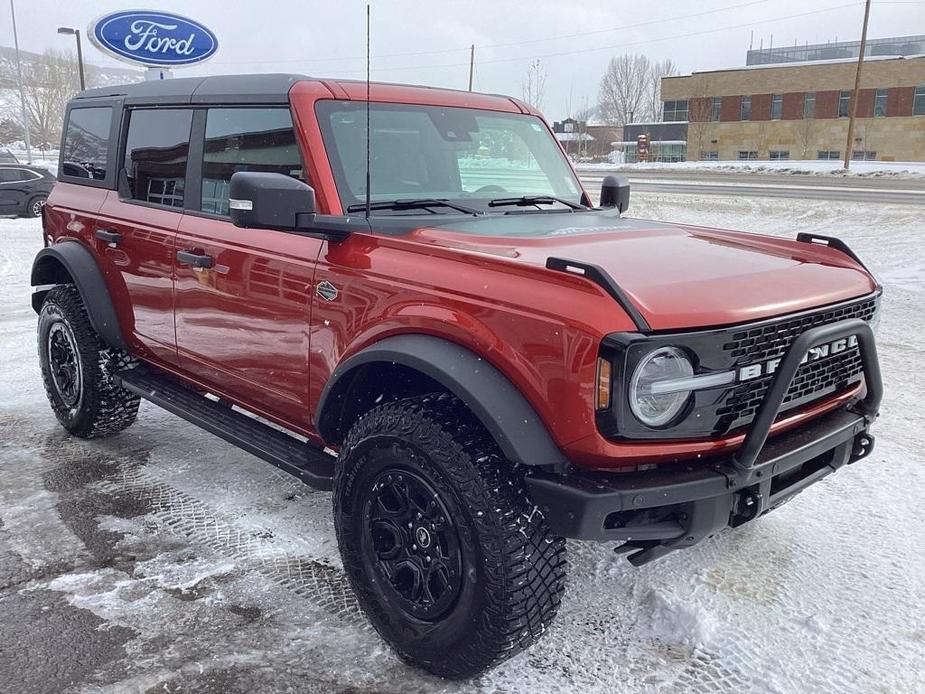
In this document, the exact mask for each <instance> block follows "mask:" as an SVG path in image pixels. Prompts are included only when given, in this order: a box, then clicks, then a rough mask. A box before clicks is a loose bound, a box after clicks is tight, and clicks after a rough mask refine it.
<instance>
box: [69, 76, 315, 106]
mask: <svg viewBox="0 0 925 694" xmlns="http://www.w3.org/2000/svg"><path fill="white" fill-rule="evenodd" d="M307 79H311V78H310V77H307V76H305V75H296V74H275V73H270V74H258V75H214V76H209V77H180V78H177V79H169V80H148V81H145V82H135V83H133V84H117V85H113V86H110V87H97V88H95V89H85V90H84V91H82V92H80V93H79V94H78V95H77V96H76V97H74V99H75V101H83V100H85V99H111V98H123V99H124V100H125V102H126V103H128V104H132V103H139V104H140V103H145V104H157V103H164V104H167V103H171V104H199V103H215V102H221V103H261V104H266V103H286V102H287V101H288V100H289V90H290V89H291V88H292V85H293V84H295V83H296V82H300V81H302V80H307Z"/></svg>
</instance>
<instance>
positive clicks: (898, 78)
mask: <svg viewBox="0 0 925 694" xmlns="http://www.w3.org/2000/svg"><path fill="white" fill-rule="evenodd" d="M856 66H857V62H856V61H855V60H854V59H842V60H832V61H817V62H796V63H793V64H787V65H781V64H777V65H754V66H750V67H745V68H733V69H728V70H715V71H707V72H695V73H693V74H691V75H686V76H680V77H665V78H663V79H662V99H663V107H664V120H673V121H681V120H687V121H689V125H688V132H687V153H686V155H687V159H719V160H732V159H764V160H767V159H833V160H838V159H842V158H843V156H844V150H845V139H846V138H847V134H848V115H849V113H850V107H851V95H852V90H853V88H854V77H855V69H856ZM857 117H858V118H857V121H856V124H855V132H854V142H853V144H852V148H851V150H852V158H854V159H876V160H879V161H925V56H917V57H915V56H913V57H897V56H877V57H871V58H868V59H867V60H866V61H865V63H864V68H863V71H862V73H861V90H860V94H859V98H858V108H857Z"/></svg>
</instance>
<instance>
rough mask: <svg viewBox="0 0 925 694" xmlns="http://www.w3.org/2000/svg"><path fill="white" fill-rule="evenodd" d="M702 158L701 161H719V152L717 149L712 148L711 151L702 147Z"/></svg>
mask: <svg viewBox="0 0 925 694" xmlns="http://www.w3.org/2000/svg"><path fill="white" fill-rule="evenodd" d="M700 160H701V161H719V152H717V151H716V150H715V149H713V150H710V151H707V150H704V149H702V150H700Z"/></svg>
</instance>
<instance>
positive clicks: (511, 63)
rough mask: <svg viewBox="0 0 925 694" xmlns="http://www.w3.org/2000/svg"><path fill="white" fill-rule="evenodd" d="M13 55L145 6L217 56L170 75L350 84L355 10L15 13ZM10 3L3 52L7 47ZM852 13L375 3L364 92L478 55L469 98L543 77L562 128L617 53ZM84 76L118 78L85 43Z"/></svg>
mask: <svg viewBox="0 0 925 694" xmlns="http://www.w3.org/2000/svg"><path fill="white" fill-rule="evenodd" d="M14 2H15V6H16V10H17V25H18V28H19V42H20V48H22V49H23V50H29V51H34V52H41V51H43V50H44V49H46V48H48V47H58V48H70V47H73V38H72V37H68V36H58V35H57V33H56V28H57V27H58V26H62V25H65V26H74V27H78V28H80V29H82V30H83V29H85V28H86V27H87V25H88V24H89V23H90V21H91V20H92V19H94V18H95V17H97V16H99V15H102V14H106V13H108V12H110V11H113V10H117V9H132V8H137V7H147V8H151V9H155V8H156V9H164V10H171V11H174V12H177V13H178V14H182V15H186V16H189V17H191V18H192V19H196V20H198V21H200V22H202V23H203V24H205V25H206V26H208V27H210V28H211V29H212V30H213V31H214V32H215V33H216V35H217V36H218V40H219V45H220V48H219V52H218V53H217V54H216V56H215V57H214V58H212V60H211V61H209V62H208V63H205V64H204V65H202V66H199V67H196V68H190V69H186V70H177V71H176V75H177V76H183V75H194V74H217V73H236V72H298V73H304V74H309V75H316V76H330V77H349V78H355V79H360V78H362V77H363V76H364V74H365V58H364V57H363V56H364V53H365V22H366V18H365V11H366V3H365V2H356V1H354V0H341V1H340V2H338V1H337V0H334V1H333V2H332V1H331V0H326V1H319V0H282V1H280V0H272V1H271V0H260V1H249V0H237V1H234V0H231V1H229V0H195V2H194V1H192V0H186V1H185V2H184V1H182V0H157V1H156V2H146V0H138V1H130V2H118V1H117V0H92V1H89V0H63V1H62V0H14ZM6 5H7V3H6V0H4V1H3V3H2V5H0V44H2V45H7V46H12V45H13V37H12V26H11V22H10V15H9V7H8V6H6ZM862 16H863V2H861V1H860V0H854V1H852V2H849V0H632V1H625V0H609V1H608V0H602V1H598V0H586V1H583V2H566V1H565V0H559V1H553V0H530V1H529V2H520V1H517V2H513V1H510V2H505V0H465V1H462V0H429V1H427V2H424V1H417V0H375V1H374V2H373V3H372V17H373V22H372V24H373V31H372V53H373V60H372V63H373V68H372V76H373V79H374V80H385V81H391V82H408V83H421V84H429V85H436V86H446V87H454V88H460V89H465V88H466V84H467V79H468V64H469V45H470V44H475V47H476V48H475V63H476V70H475V89H476V90H479V91H487V92H500V93H505V94H511V95H513V96H518V97H520V96H521V89H522V88H521V83H522V78H523V75H524V73H525V72H526V70H527V67H528V66H529V64H530V63H531V61H533V60H534V59H536V58H540V59H541V60H542V62H543V65H544V67H545V69H546V71H547V73H548V80H547V83H546V91H545V96H544V99H543V103H542V104H541V107H542V109H543V111H544V112H545V113H546V115H547V116H548V117H549V118H550V119H559V118H562V117H564V116H565V115H567V114H568V112H569V111H576V110H578V109H580V108H581V107H583V106H584V104H585V102H586V100H587V103H589V104H592V105H593V103H594V102H595V101H596V95H597V87H598V82H599V80H600V76H601V74H602V73H603V71H604V69H605V67H606V64H607V61H608V60H609V59H610V57H611V56H613V55H619V54H621V53H632V52H639V53H645V54H646V55H648V56H649V57H650V58H652V59H654V60H662V59H665V58H670V59H672V60H673V61H674V62H675V63H676V64H677V65H678V67H679V68H680V70H681V71H682V72H691V71H692V70H701V69H710V68H721V67H734V66H740V65H744V64H745V51H746V50H747V49H748V46H749V41H750V38H751V36H752V32H753V31H754V45H755V47H758V45H759V43H760V42H762V41H763V42H764V45H765V46H767V45H768V44H769V43H770V42H771V41H772V36H773V43H774V45H775V46H779V45H782V44H786V45H793V43H794V42H795V41H796V42H797V43H800V44H803V43H806V42H809V43H817V42H825V41H828V40H833V41H834V40H835V39H836V38H837V39H838V40H841V41H844V40H856V39H859V38H860V27H861V19H862ZM911 34H925V0H918V1H914V0H906V1H892V2H887V1H886V0H874V3H873V8H872V10H871V21H870V37H871V38H875V37H885V36H901V35H911ZM84 54H85V59H86V61H87V62H88V63H96V64H110V65H117V64H119V63H117V62H115V61H113V60H112V59H110V58H108V57H106V56H104V55H103V54H102V53H101V52H100V51H99V50H97V49H96V48H95V47H93V46H92V45H89V43H85V44H84Z"/></svg>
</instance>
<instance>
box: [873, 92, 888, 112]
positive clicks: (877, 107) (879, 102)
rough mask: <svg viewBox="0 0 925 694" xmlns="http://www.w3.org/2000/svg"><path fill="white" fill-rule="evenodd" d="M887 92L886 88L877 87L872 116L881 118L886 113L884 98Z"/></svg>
mask: <svg viewBox="0 0 925 694" xmlns="http://www.w3.org/2000/svg"><path fill="white" fill-rule="evenodd" d="M888 94H889V91H887V90H886V89H878V90H877V94H876V95H875V96H874V116H876V117H877V118H882V117H883V116H885V115H886V98H887V95H888Z"/></svg>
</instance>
